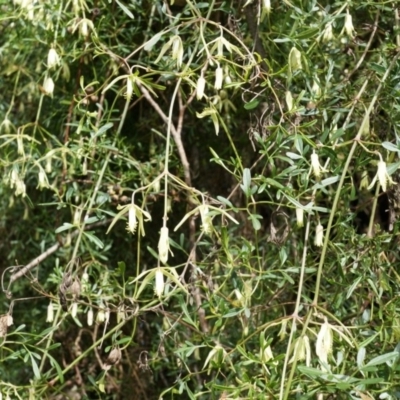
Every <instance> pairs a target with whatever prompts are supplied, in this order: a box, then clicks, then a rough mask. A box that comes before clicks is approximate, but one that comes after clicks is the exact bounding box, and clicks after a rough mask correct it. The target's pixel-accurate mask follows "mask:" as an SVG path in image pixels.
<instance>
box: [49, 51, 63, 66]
mask: <svg viewBox="0 0 400 400" xmlns="http://www.w3.org/2000/svg"><path fill="white" fill-rule="evenodd" d="M57 65H60V56H59V55H58V54H57V51H56V50H55V49H53V48H51V49H50V50H49V53H48V54H47V68H49V69H51V68H55V67H57Z"/></svg>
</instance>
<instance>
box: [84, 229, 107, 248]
mask: <svg viewBox="0 0 400 400" xmlns="http://www.w3.org/2000/svg"><path fill="white" fill-rule="evenodd" d="M83 234H84V235H85V236H86V237H87V238H88V239H89V240H90V241H91V242H92V243H94V244H95V245H96V246H97V247H98V248H99V249H102V248H103V247H104V243H103V242H102V241H101V240H100V239H99V238H98V237H97V236H95V235H94V234H93V233H90V232H86V231H85V232H83Z"/></svg>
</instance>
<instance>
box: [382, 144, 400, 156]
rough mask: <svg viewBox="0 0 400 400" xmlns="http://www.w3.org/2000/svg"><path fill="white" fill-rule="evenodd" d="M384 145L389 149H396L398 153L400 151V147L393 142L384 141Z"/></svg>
mask: <svg viewBox="0 0 400 400" xmlns="http://www.w3.org/2000/svg"><path fill="white" fill-rule="evenodd" d="M382 146H383V147H384V148H385V149H386V150H389V151H394V152H396V153H400V149H399V148H398V147H397V146H396V145H395V144H393V143H390V142H383V143H382Z"/></svg>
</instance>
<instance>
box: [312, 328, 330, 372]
mask: <svg viewBox="0 0 400 400" xmlns="http://www.w3.org/2000/svg"><path fill="white" fill-rule="evenodd" d="M332 345H333V335H332V329H331V327H330V325H329V324H328V321H325V322H324V323H323V324H322V325H321V329H320V331H319V332H318V335H317V342H316V344H315V352H316V354H317V356H318V358H319V359H320V361H321V362H322V363H325V364H328V355H329V354H330V353H331V352H332Z"/></svg>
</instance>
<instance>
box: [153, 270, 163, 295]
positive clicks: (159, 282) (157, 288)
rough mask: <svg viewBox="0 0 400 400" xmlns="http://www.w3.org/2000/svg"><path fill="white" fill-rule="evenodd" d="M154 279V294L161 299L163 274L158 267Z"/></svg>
mask: <svg viewBox="0 0 400 400" xmlns="http://www.w3.org/2000/svg"><path fill="white" fill-rule="evenodd" d="M155 278H156V285H155V292H156V295H157V296H158V297H161V295H162V294H163V293H164V274H163V273H162V270H161V268H160V267H158V268H157V271H156V275H155Z"/></svg>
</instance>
